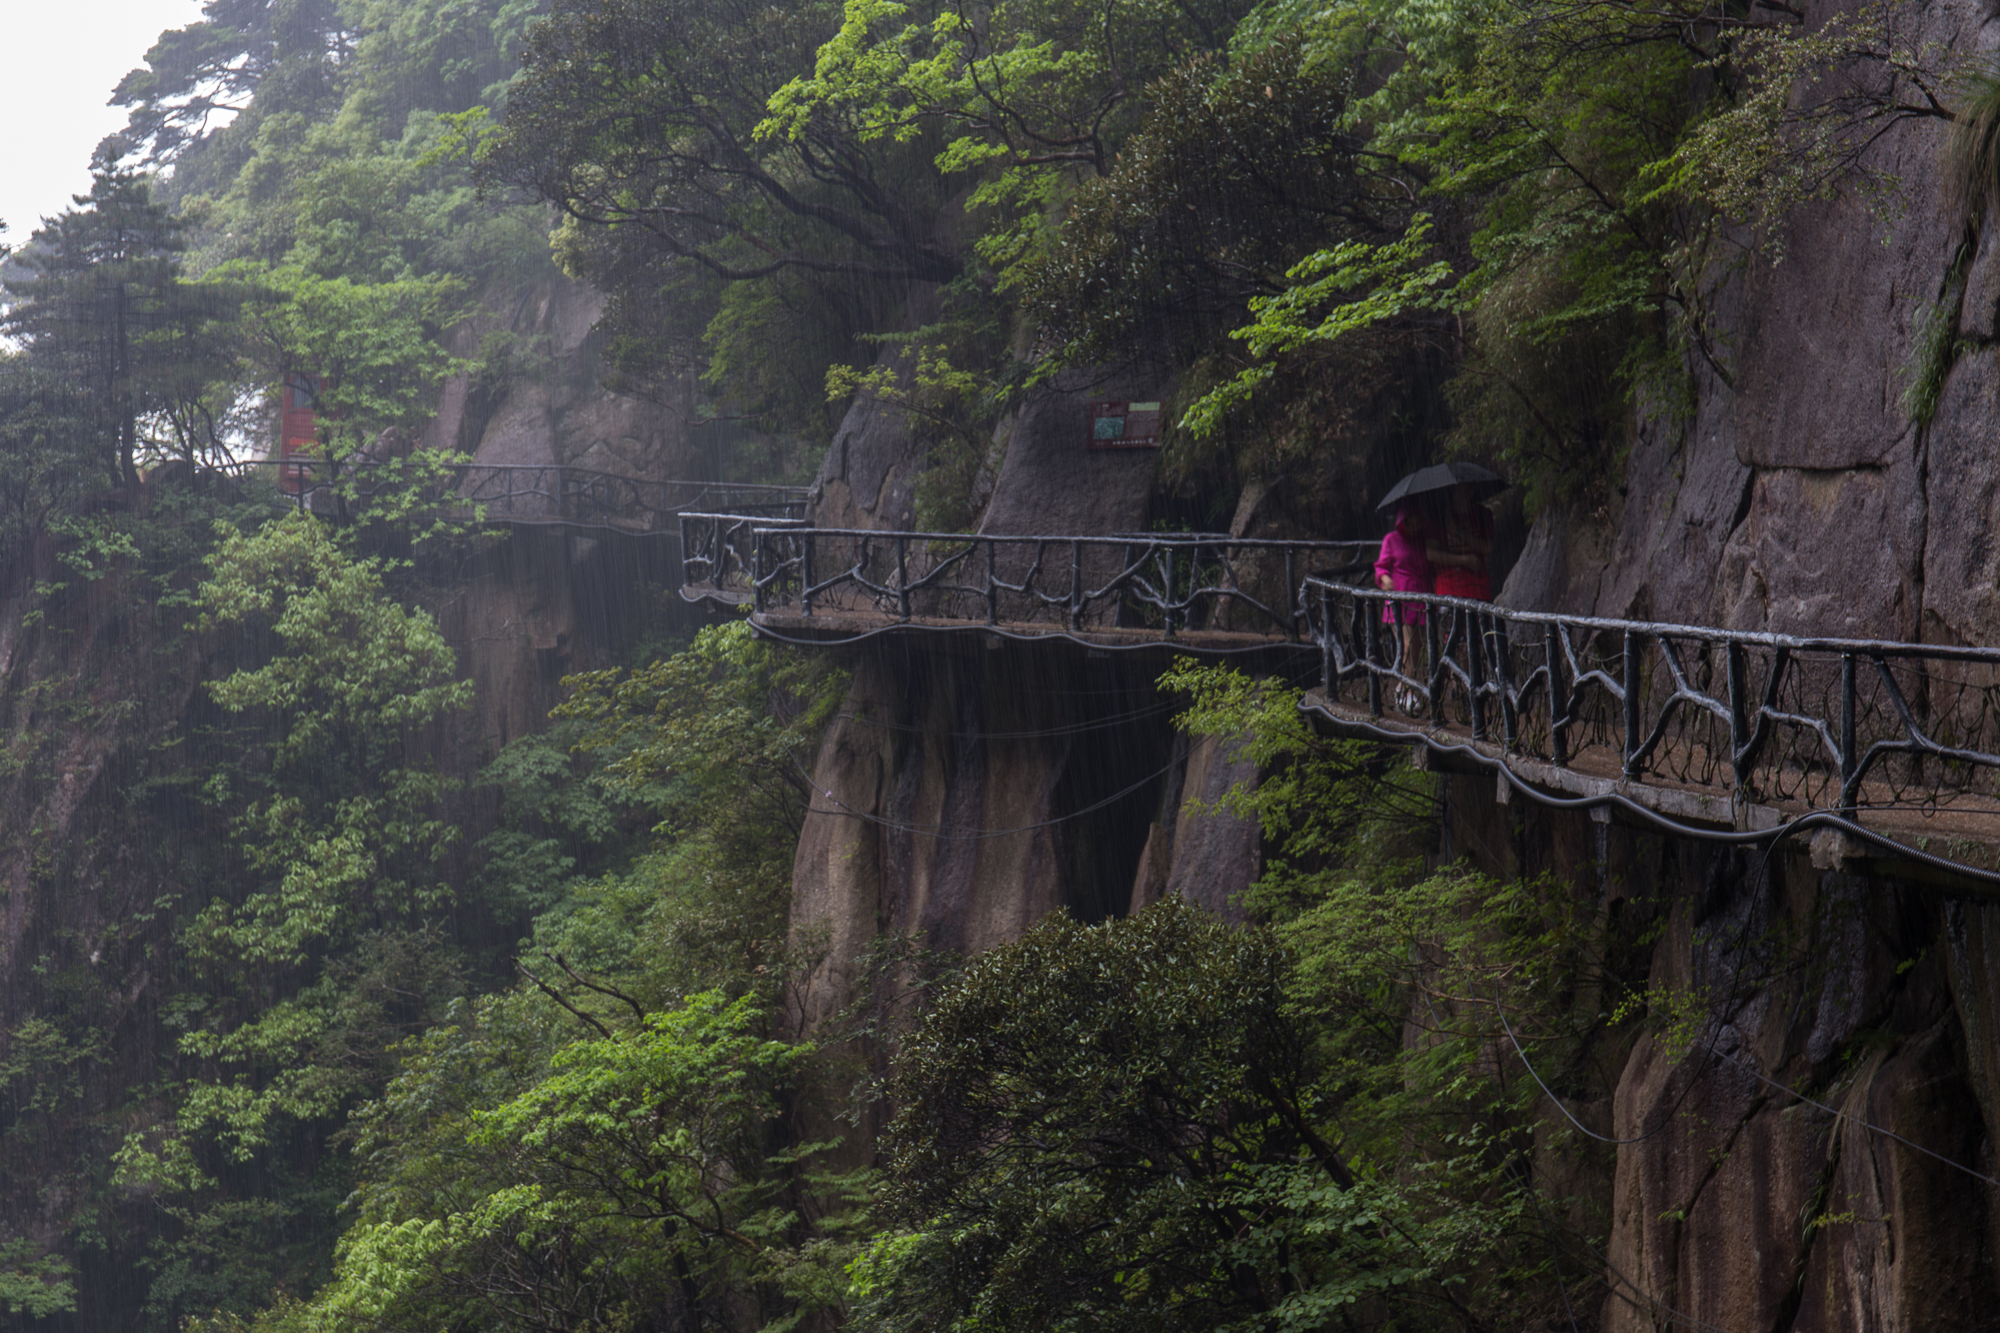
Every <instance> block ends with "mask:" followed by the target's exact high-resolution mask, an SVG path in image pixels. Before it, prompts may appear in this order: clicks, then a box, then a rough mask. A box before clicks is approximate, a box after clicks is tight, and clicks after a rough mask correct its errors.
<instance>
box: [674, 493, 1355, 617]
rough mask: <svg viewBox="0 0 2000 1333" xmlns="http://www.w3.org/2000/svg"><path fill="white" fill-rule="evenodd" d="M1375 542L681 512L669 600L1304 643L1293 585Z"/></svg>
mask: <svg viewBox="0 0 2000 1333" xmlns="http://www.w3.org/2000/svg"><path fill="white" fill-rule="evenodd" d="M1379 545H1380V543H1379V541H1376V540H1368V541H1269V540H1257V539H1251V538H1238V537H1230V536H1228V535H1226V534H1216V533H1172V532H1157V533H1112V534H1106V535H1097V536H999V535H987V534H979V533H959V532H884V531H876V530H871V529H853V528H817V527H813V526H810V525H809V524H807V523H804V522H802V521H791V522H772V521H771V520H770V519H768V518H761V517H756V516H753V515H744V514H727V513H685V514H683V515H682V516H681V553H682V559H683V561H684V562H685V563H684V567H683V579H682V582H683V586H682V595H683V596H685V597H687V598H689V599H690V600H697V601H699V600H711V599H712V600H718V601H728V602H735V603H739V604H740V603H743V602H749V603H751V605H752V606H753V607H754V609H756V610H757V611H760V612H765V613H784V614H792V615H798V616H802V617H811V616H855V615H859V616H864V617H879V618H881V619H883V620H885V621H893V622H898V623H903V622H915V621H923V622H943V623H947V624H970V625H988V626H1002V625H1008V626H1020V627H1027V628H1041V629H1044V630H1048V629H1054V630H1058V631H1063V630H1068V631H1082V630H1092V629H1128V630H1129V629H1142V630H1152V631H1154V632H1155V633H1157V634H1158V635H1159V636H1160V637H1162V638H1165V639H1171V638H1174V637H1176V636H1179V635H1182V634H1188V633H1234V634H1245V635H1252V636H1259V637H1265V638H1270V639H1274V640H1291V641H1294V642H1306V641H1307V638H1306V635H1307V607H1306V606H1305V604H1304V603H1303V602H1302V601H1301V600H1300V596H1301V590H1302V589H1303V587H1304V582H1303V581H1304V579H1305V578H1306V576H1307V575H1309V574H1310V575H1320V576H1324V577H1329V578H1332V577H1340V576H1342V575H1347V574H1351V573H1353V572H1354V571H1356V570H1360V569H1365V568H1367V567H1368V565H1369V563H1370V562H1372V561H1373V559H1374V557H1375V552H1376V550H1377V548H1378V547H1379Z"/></svg>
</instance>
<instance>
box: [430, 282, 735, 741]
mask: <svg viewBox="0 0 2000 1333" xmlns="http://www.w3.org/2000/svg"><path fill="white" fill-rule="evenodd" d="M480 304H481V307H482V309H483V310H484V311H485V312H486V313H483V314H481V315H479V316H476V317H475V318H473V319H471V320H468V321H467V322H466V323H465V324H464V325H462V326H461V327H459V328H457V329H455V330H454V331H453V333H452V342H453V351H454V352H456V353H458V354H460V355H464V356H468V357H469V356H472V355H474V354H476V353H477V352H478V351H479V350H480V348H481V347H482V345H485V346H488V347H491V346H493V345H495V344H496V342H497V343H498V345H500V346H502V347H503V348H504V349H505V350H504V351H503V353H502V354H501V355H500V356H499V357H498V358H497V361H498V368H497V369H495V370H493V371H490V372H488V373H486V374H484V375H481V376H477V377H475V376H469V375H461V376H458V377H456V378H454V379H452V380H451V381H449V382H448V383H447V384H446V385H445V387H444V390H443V393H442V394H441V396H440V401H439V405H438V415H437V417H436V419H435V420H434V421H433V422H432V424H431V426H430V428H429V430H428V431H427V432H426V436H425V439H424V440H423V444H424V445H425V446H427V447H434V448H449V449H455V450H458V451H459V452H462V453H465V454H468V455H470V456H471V458H472V460H473V461H474V462H475V463H480V464H488V465H508V466H515V467H542V466H551V465H556V466H565V467H575V468H581V469H584V470H586V471H592V472H604V473H609V474H611V475H614V476H621V477H636V478H640V479H643V480H661V481H664V480H706V479H709V478H710V477H711V476H712V472H711V471H710V469H711V468H712V466H713V460H711V459H709V458H708V457H706V456H705V450H704V449H703V448H702V446H701V444H700V443H699V441H698V440H697V439H696V433H695V431H694V429H693V425H692V422H693V386H692V384H690V383H685V382H682V383H677V384H674V385H672V386H670V388H671V390H672V391H671V392H670V393H669V394H668V395H667V396H666V397H665V398H664V399H663V400H655V399H651V398H643V397H638V396H635V395H626V394H617V393H612V392H609V391H607V390H606V389H604V388H603V386H602V383H601V381H602V377H603V366H602V364H601V358H600V355H599V352H600V342H601V336H602V335H600V334H598V333H597V332H596V331H595V328H594V326H595V324H596V322H597V320H598V317H599V316H600V315H601V314H602V313H603V306H604V298H603V297H602V296H601V295H599V294H598V293H597V292H596V291H594V290H592V289H591V288H590V287H588V286H586V285H584V284H582V283H579V282H575V281H571V280H569V279H553V280H550V281H546V282H540V283H536V284H533V285H531V286H528V287H525V288H520V289H509V290H504V291H493V292H488V293H486V294H485V299H483V300H482V301H481V303H480ZM674 540H675V539H674V537H673V536H672V535H669V534H662V535H657V536H654V535H646V536H618V535H613V534H605V535H602V536H598V537H589V536H582V535H578V534H565V533H563V532H561V531H559V530H555V529H545V530H536V529H531V528H521V529H517V530H515V531H514V532H513V533H512V534H511V535H510V536H509V537H508V539H507V540H506V542H504V543H502V544H501V545H500V546H499V547H498V548H497V549H495V550H493V551H491V552H488V553H487V554H485V555H483V556H481V557H480V558H479V559H478V560H476V561H475V562H474V564H473V566H472V567H471V568H470V569H466V570H458V571H452V572H451V574H450V575H449V581H450V585H451V591H450V594H449V595H448V597H447V598H446V600H445V601H444V603H443V604H442V605H441V606H440V607H439V619H440V623H441V624H442V626H443V628H444V630H445V633H446V635H447V636H448V637H449V638H450V640H451V642H452V646H453V647H454V648H455V649H457V650H458V653H459V659H460V662H461V664H462V666H463V667H464V669H465V671H466V674H468V675H469V676H471V677H472V680H473V683H474V685H475V687H476V689H477V690H478V694H479V706H478V709H479V717H480V723H481V727H482V729H483V732H484V739H485V744H486V746H487V747H488V748H489V749H497V748H498V747H499V746H501V745H504V744H506V743H507V742H508V741H510V740H513V739H515V738H517V737H520V736H525V735H529V734H531V733H533V732H535V731H538V730H540V729H541V727H542V726H543V724H544V722H545V720H546V719H547V717H548V713H549V709H551V708H553V707H554V706H555V705H556V703H557V702H559V699H560V689H559V682H560V681H561V679H562V677H563V676H564V675H566V674H568V673H570V672H573V671H583V670H588V669H590V668H591V667H593V666H597V665H601V664H602V663H603V661H604V659H605V654H606V653H607V651H608V650H610V649H611V648H612V647H613V646H614V645H615V644H616V643H618V642H619V641H621V640H622V639H626V638H629V637H631V636H632V635H633V634H634V633H635V632H636V631H637V630H638V629H639V627H641V626H644V625H646V624H649V623H652V624H662V623H667V622H669V621H681V620H685V619H687V618H689V617H690V615H691V613H690V612H689V611H688V610H687V608H686V607H685V606H684V605H683V604H682V603H681V601H680V599H679V598H678V597H677V596H675V595H674V587H675V583H676V581H677V579H678V569H677V567H675V565H674V561H675V560H676V559H677V558H678V555H679V551H678V548H677V547H676V546H675V545H674Z"/></svg>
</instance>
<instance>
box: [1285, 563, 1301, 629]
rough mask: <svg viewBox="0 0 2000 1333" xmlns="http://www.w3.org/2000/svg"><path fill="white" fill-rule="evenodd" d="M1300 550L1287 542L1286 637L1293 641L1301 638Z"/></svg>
mask: <svg viewBox="0 0 2000 1333" xmlns="http://www.w3.org/2000/svg"><path fill="white" fill-rule="evenodd" d="M1298 563H1299V561H1298V551H1297V548H1296V547H1294V546H1292V545H1291V544H1290V543H1289V542H1287V543H1286V544H1285V637H1286V638H1288V639H1290V640H1291V641H1292V642H1293V643H1297V642H1298V640H1299V576H1298Z"/></svg>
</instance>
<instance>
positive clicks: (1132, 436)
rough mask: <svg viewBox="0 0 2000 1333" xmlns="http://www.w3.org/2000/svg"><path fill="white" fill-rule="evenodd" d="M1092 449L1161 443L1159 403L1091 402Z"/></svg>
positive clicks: (1158, 445)
mask: <svg viewBox="0 0 2000 1333" xmlns="http://www.w3.org/2000/svg"><path fill="white" fill-rule="evenodd" d="M1087 447H1089V448H1092V449H1157V448H1159V447H1160V405H1159V404H1158V403H1092V404H1091V405H1090V439H1089V441H1088V442H1087Z"/></svg>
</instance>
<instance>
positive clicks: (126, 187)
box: [0, 172, 243, 487]
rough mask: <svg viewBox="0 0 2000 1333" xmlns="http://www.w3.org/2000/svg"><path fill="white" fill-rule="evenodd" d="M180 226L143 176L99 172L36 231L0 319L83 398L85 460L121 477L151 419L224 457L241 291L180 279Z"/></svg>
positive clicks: (195, 447) (204, 453)
mask: <svg viewBox="0 0 2000 1333" xmlns="http://www.w3.org/2000/svg"><path fill="white" fill-rule="evenodd" d="M180 233H181V228H180V224H179V222H178V221H177V220H176V219H175V218H173V217H172V216H171V214H170V213H169V212H168V210H167V209H166V207H165V206H164V205H162V204H159V203H157V202H155V201H154V199H153V197H152V190H151V186H150V184H149V183H148V182H147V181H146V179H145V178H144V177H142V176H139V175H136V174H133V173H130V172H100V173H98V174H97V176H96V178H95V179H94V180H93V182H92V185H91V192H90V194H89V195H87V196H85V195H80V196H78V197H77V199H76V207H74V208H71V209H68V210H65V211H64V212H63V213H62V214H61V215H59V216H58V217H56V218H55V219H54V220H52V221H51V222H50V223H49V224H48V225H47V226H46V227H44V228H42V229H41V230H39V231H37V232H36V233H35V237H34V244H33V245H32V247H31V248H30V250H29V252H28V253H27V254H26V255H25V256H24V257H23V259H22V260H21V266H22V268H23V269H24V270H25V271H26V274H27V276H25V277H24V278H22V279H21V280H19V281H15V282H10V283H9V284H8V288H7V294H8V296H9V297H10V298H11V304H10V305H9V307H8V309H7V311H6V315H5V318H4V321H0V328H3V329H4V330H5V331H6V332H7V333H8V334H9V335H10V336H12V337H14V338H16V339H18V340H19V341H20V343H21V344H22V346H23V348H24V349H25V355H26V357H27V358H28V360H29V361H30V363H31V364H33V365H35V366H38V367H41V368H43V369H44V370H45V371H46V372H47V373H48V374H50V375H53V376H57V377H60V378H62V379H65V380H68V381H69V382H70V383H72V384H74V385H75V386H76V390H77V392H78V393H79V394H80V395H81V396H83V397H84V398H85V399H86V400H87V402H88V404H89V421H90V432H89V438H90V440H91V446H90V455H91V456H92V465H93V466H96V467H98V468H101V469H103V470H104V472H105V473H106V474H107V475H108V476H110V477H111V478H112V479H113V480H114V481H115V482H117V483H120V484H123V485H126V486H128V487H133V486H136V485H137V483H138V463H139V461H140V459H141V457H142V456H143V455H144V454H145V453H146V452H147V449H146V445H147V444H148V441H147V440H146V439H145V426H146V424H147V423H148V421H149V420H150V421H157V422H160V423H161V424H163V425H165V426H166V427H167V428H168V435H167V438H166V439H165V440H164V441H162V443H165V444H166V445H167V447H168V448H169V449H171V452H172V453H174V454H176V455H178V456H180V457H183V458H186V459H188V460H189V461H194V460H195V459H197V458H212V457H214V456H216V455H217V454H223V455H225V456H226V444H225V438H224V437H225V435H226V434H227V426H228V424H229V420H228V419H229V416H230V406H231V401H232V394H231V392H230V388H231V386H232V381H233V372H234V371H235V369H236V366H235V360H234V350H235V349H234V345H233V330H234V321H235V317H236V314H237V311H238V308H239V307H240V305H241V303H242V299H243V293H242V292H241V291H240V290H238V289H236V288H234V287H232V286H230V285H228V284H222V283H191V282H188V281H186V280H185V279H184V278H183V277H182V274H181V266H180V252H181V250H182V249H183V243H182V240H181V234H180Z"/></svg>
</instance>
